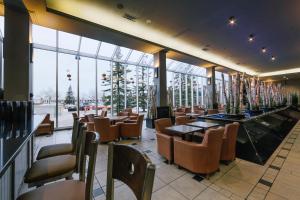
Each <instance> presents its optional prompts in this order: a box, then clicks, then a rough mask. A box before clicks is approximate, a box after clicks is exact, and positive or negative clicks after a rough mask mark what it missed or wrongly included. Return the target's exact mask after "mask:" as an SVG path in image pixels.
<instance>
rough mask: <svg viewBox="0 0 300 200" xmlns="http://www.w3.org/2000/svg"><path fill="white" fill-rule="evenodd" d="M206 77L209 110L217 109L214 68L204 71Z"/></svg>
mask: <svg viewBox="0 0 300 200" xmlns="http://www.w3.org/2000/svg"><path fill="white" fill-rule="evenodd" d="M206 76H207V90H208V95H209V103H208V108H209V109H218V105H217V99H216V77H215V66H213V67H209V68H207V69H206Z"/></svg>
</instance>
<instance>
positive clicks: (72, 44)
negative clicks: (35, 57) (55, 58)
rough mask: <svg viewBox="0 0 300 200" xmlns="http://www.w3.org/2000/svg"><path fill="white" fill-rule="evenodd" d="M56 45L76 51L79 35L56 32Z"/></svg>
mask: <svg viewBox="0 0 300 200" xmlns="http://www.w3.org/2000/svg"><path fill="white" fill-rule="evenodd" d="M58 47H59V48H63V49H68V50H73V51H78V48H79V36H78V35H73V34H71V33H66V32H62V31H59V32H58Z"/></svg>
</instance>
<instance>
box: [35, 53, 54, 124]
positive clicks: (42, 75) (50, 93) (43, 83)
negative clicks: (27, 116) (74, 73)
mask: <svg viewBox="0 0 300 200" xmlns="http://www.w3.org/2000/svg"><path fill="white" fill-rule="evenodd" d="M34 60H35V62H34V65H33V101H34V105H35V107H34V113H35V114H47V113H50V117H51V119H52V120H54V119H55V116H56V112H55V110H56V107H55V106H56V83H55V80H56V78H55V72H56V62H55V61H56V53H55V52H53V51H45V50H40V49H35V51H34ZM54 121H55V124H56V120H54Z"/></svg>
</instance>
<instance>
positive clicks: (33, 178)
mask: <svg viewBox="0 0 300 200" xmlns="http://www.w3.org/2000/svg"><path fill="white" fill-rule="evenodd" d="M85 131H86V126H82V127H81V129H80V133H79V137H78V140H77V143H76V145H77V146H78V148H77V150H76V155H60V156H53V157H48V158H44V159H41V160H37V161H36V162H34V163H33V164H32V166H31V168H30V169H29V170H28V171H27V172H26V174H25V178H24V182H25V183H28V187H34V186H42V185H44V184H45V183H48V182H52V181H56V180H59V179H62V178H66V179H72V174H73V173H75V172H78V171H79V170H80V163H79V160H80V158H81V157H80V152H81V143H82V141H83V135H84V132H85Z"/></svg>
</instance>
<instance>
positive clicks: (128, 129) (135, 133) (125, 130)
mask: <svg viewBox="0 0 300 200" xmlns="http://www.w3.org/2000/svg"><path fill="white" fill-rule="evenodd" d="M143 121H144V115H139V116H138V119H137V120H136V121H132V122H130V123H126V122H125V123H119V124H120V136H121V137H138V138H140V137H141V135H142V128H143Z"/></svg>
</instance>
